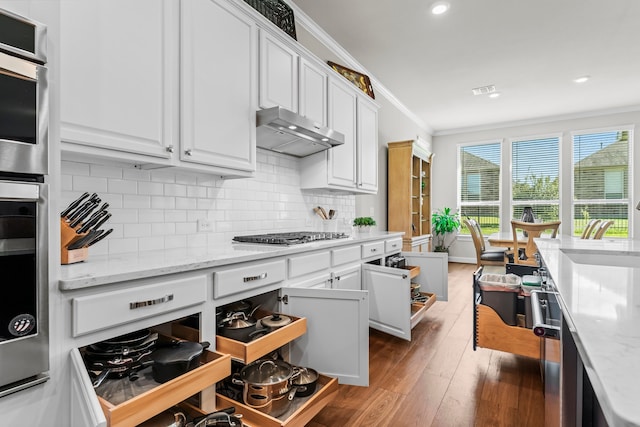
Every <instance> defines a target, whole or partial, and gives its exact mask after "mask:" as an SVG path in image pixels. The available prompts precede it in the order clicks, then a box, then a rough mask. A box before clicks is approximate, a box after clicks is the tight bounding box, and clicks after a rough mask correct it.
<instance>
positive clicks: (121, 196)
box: [61, 149, 355, 255]
mask: <svg viewBox="0 0 640 427" xmlns="http://www.w3.org/2000/svg"><path fill="white" fill-rule="evenodd" d="M257 159H258V163H257V172H256V176H255V177H254V178H244V179H227V180H225V179H221V178H220V177H217V176H213V175H204V174H201V173H195V172H194V173H188V172H184V171H176V170H173V169H170V168H167V169H156V170H141V169H133V168H127V167H121V166H99V165H96V164H92V163H82V162H75V161H74V162H72V161H63V162H62V189H63V192H62V194H61V196H62V200H63V204H61V206H63V207H64V206H66V204H68V203H69V202H71V201H72V200H75V199H76V198H77V197H78V196H79V195H80V194H81V193H82V192H84V191H88V192H92V193H93V192H96V193H98V195H99V196H100V197H101V198H102V200H103V201H104V202H108V203H109V205H110V206H109V211H110V212H111V213H112V217H111V220H110V221H108V222H107V223H106V224H105V225H104V226H103V227H102V228H105V229H108V228H112V227H113V228H114V232H113V233H112V234H111V235H110V236H109V237H107V238H106V239H105V240H104V241H102V242H100V243H98V244H97V245H95V246H94V247H92V248H91V253H92V254H96V255H97V254H102V253H124V252H135V251H147V250H154V249H161V248H198V247H207V246H215V245H219V244H226V243H228V242H229V241H230V240H231V239H232V238H233V236H235V235H238V234H257V233H268V232H277V231H294V230H320V229H321V228H322V223H321V222H320V220H319V218H318V217H317V215H316V214H315V213H314V212H313V208H314V207H315V206H318V205H320V206H323V207H324V208H325V209H327V210H329V209H335V210H337V211H338V212H339V214H338V215H339V218H340V219H342V220H343V223H341V224H340V225H341V226H342V227H343V229H347V228H349V224H350V221H351V219H352V218H353V217H354V216H355V196H353V195H349V194H341V193H332V192H321V191H307V190H301V189H300V172H299V167H300V164H299V163H300V162H299V159H297V158H295V157H291V156H287V155H283V154H277V153H273V152H271V151H265V150H262V149H259V150H258V157H257ZM204 218H206V219H208V220H210V221H211V222H212V231H209V232H199V231H198V226H197V221H198V219H204Z"/></svg>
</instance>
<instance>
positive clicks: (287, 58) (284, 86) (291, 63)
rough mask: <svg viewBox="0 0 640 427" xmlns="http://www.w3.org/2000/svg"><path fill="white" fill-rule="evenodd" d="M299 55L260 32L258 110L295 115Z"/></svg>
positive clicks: (263, 31)
mask: <svg viewBox="0 0 640 427" xmlns="http://www.w3.org/2000/svg"><path fill="white" fill-rule="evenodd" d="M298 58H299V56H298V54H297V53H296V52H295V51H294V50H293V49H291V48H290V47H288V46H287V45H285V44H284V43H283V42H282V41H280V40H278V39H277V38H276V37H274V36H273V35H271V34H269V33H268V32H267V31H265V30H260V98H259V100H260V108H269V107H276V106H280V107H282V108H286V109H287V110H290V111H294V112H298Z"/></svg>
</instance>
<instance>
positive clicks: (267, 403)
mask: <svg viewBox="0 0 640 427" xmlns="http://www.w3.org/2000/svg"><path fill="white" fill-rule="evenodd" d="M298 374H299V372H298V371H297V370H296V369H295V368H294V367H293V366H291V365H290V364H289V363H287V362H285V361H283V360H257V361H255V362H253V363H251V364H249V365H247V366H245V367H244V368H242V370H241V371H240V375H239V377H240V378H239V379H238V378H234V379H233V383H234V384H237V385H242V386H243V387H244V388H243V393H242V398H243V400H244V403H246V404H247V405H249V406H251V407H252V408H254V409H257V410H259V411H261V412H264V413H267V414H269V415H271V416H274V417H277V416H279V415H282V414H283V413H284V412H286V411H287V409H288V408H289V406H290V404H291V400H293V396H294V394H295V389H292V383H291V381H292V379H293V378H295V377H296V376H297V375H298Z"/></svg>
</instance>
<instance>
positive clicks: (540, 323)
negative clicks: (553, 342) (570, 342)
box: [530, 290, 560, 339]
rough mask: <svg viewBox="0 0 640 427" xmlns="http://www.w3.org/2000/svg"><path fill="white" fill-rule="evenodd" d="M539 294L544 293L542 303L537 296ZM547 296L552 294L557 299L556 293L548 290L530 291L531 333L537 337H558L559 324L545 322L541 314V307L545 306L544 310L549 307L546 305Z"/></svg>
mask: <svg viewBox="0 0 640 427" xmlns="http://www.w3.org/2000/svg"><path fill="white" fill-rule="evenodd" d="M539 295H540V296H545V295H546V298H543V301H545V302H544V303H541V302H540V299H541V298H538V296H539ZM549 296H552V297H553V298H556V300H557V298H558V293H557V292H548V291H538V290H535V291H531V297H530V301H531V316H532V320H533V333H534V334H535V335H537V336H539V337H547V338H554V339H559V338H560V326H559V325H551V324H548V323H545V318H544V316H543V314H542V309H543V308H545V309H546V310H549V307H548V305H547V304H548V298H549ZM558 321H560V319H558ZM558 323H559V322H558Z"/></svg>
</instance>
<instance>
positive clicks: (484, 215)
mask: <svg viewBox="0 0 640 427" xmlns="http://www.w3.org/2000/svg"><path fill="white" fill-rule="evenodd" d="M459 159H460V164H459V165H458V171H459V174H460V180H459V184H460V188H459V189H458V194H459V195H460V200H459V206H460V214H461V217H462V218H467V217H470V218H473V219H475V220H476V221H477V222H478V224H480V227H481V228H482V232H483V234H485V235H488V234H491V233H494V232H497V231H499V224H500V163H501V151H500V142H492V143H487V144H477V145H468V146H461V147H460V148H459ZM460 231H461V233H464V234H469V230H467V229H466V227H463V228H462V229H461V230H460Z"/></svg>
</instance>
